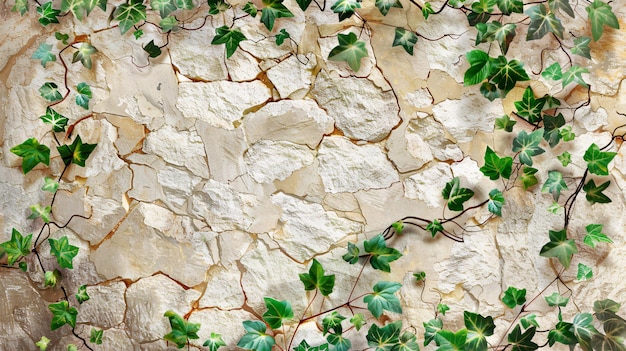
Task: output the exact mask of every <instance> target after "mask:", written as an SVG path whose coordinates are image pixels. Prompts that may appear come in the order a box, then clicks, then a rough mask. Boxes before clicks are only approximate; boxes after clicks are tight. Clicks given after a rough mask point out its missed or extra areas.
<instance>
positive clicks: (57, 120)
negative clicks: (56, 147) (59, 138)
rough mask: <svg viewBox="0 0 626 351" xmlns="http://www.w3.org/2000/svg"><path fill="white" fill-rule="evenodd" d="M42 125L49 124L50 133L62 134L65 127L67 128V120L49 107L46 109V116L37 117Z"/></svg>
mask: <svg viewBox="0 0 626 351" xmlns="http://www.w3.org/2000/svg"><path fill="white" fill-rule="evenodd" d="M39 118H40V119H41V120H42V121H43V123H46V124H51V125H52V131H53V132H55V133H57V132H63V131H65V127H66V126H67V122H68V119H67V118H66V117H64V116H63V115H61V114H59V113H58V112H56V111H55V110H53V109H52V108H50V107H49V106H48V107H47V108H46V114H45V115H43V116H40V117H39Z"/></svg>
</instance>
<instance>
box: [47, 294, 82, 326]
mask: <svg viewBox="0 0 626 351" xmlns="http://www.w3.org/2000/svg"><path fill="white" fill-rule="evenodd" d="M48 309H49V310H50V312H52V322H51V323H50V329H52V330H56V329H58V328H60V327H62V326H64V325H65V324H68V325H69V326H70V327H72V328H74V327H76V315H78V311H77V310H76V309H75V308H74V307H70V304H69V303H68V302H67V301H59V302H57V303H51V304H49V305H48Z"/></svg>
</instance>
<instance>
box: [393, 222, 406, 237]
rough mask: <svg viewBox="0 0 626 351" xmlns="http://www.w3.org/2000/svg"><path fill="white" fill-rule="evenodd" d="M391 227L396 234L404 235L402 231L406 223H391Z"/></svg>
mask: <svg viewBox="0 0 626 351" xmlns="http://www.w3.org/2000/svg"><path fill="white" fill-rule="evenodd" d="M391 227H392V228H393V230H394V231H395V232H396V233H398V235H402V231H403V230H404V223H403V222H402V221H395V222H393V223H391Z"/></svg>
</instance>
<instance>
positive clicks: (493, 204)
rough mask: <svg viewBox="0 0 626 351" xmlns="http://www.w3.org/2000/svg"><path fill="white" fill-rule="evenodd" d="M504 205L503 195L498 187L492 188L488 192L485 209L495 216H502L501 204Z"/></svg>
mask: <svg viewBox="0 0 626 351" xmlns="http://www.w3.org/2000/svg"><path fill="white" fill-rule="evenodd" d="M503 205H504V196H503V195H502V192H501V191H500V190H498V189H493V190H491V191H490V192H489V202H488V203H487V209H488V210H489V212H491V213H493V214H495V215H496V216H499V217H502V206H503Z"/></svg>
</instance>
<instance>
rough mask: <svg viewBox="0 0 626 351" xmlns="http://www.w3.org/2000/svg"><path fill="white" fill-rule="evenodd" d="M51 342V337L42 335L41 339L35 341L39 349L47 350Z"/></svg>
mask: <svg viewBox="0 0 626 351" xmlns="http://www.w3.org/2000/svg"><path fill="white" fill-rule="evenodd" d="M49 343H50V339H48V338H46V337H45V336H42V337H41V339H39V341H37V342H36V343H35V346H37V347H38V348H39V350H41V351H45V350H46V349H47V348H48V344H49Z"/></svg>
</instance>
